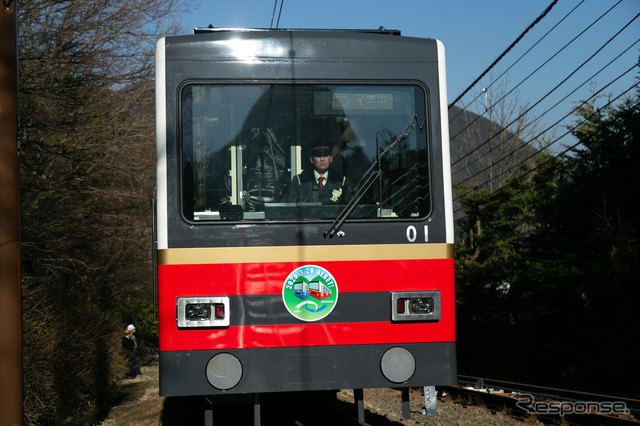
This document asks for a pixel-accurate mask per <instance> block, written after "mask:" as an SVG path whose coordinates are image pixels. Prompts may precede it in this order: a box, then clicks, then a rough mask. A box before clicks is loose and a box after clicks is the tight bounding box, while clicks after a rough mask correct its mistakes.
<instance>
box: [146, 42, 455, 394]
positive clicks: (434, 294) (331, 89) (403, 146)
mask: <svg viewBox="0 0 640 426" xmlns="http://www.w3.org/2000/svg"><path fill="white" fill-rule="evenodd" d="M156 62H157V75H156V84H157V86H156V96H157V160H158V162H157V179H158V180H157V205H158V208H157V244H158V247H157V249H158V250H157V255H158V270H157V273H158V274H157V275H158V307H159V333H160V393H161V395H163V396H184V395H219V394H253V393H266V392H283V391H315V390H334V389H362V388H375V387H413V386H433V385H443V384H452V383H454V381H455V378H456V352H455V315H454V309H455V301H454V275H453V270H454V266H453V220H452V207H451V182H450V170H449V146H448V132H447V128H448V124H447V112H446V90H445V79H444V55H443V48H442V45H441V44H440V43H439V42H437V41H435V40H424V39H417V38H408V37H401V36H399V35H397V34H393V33H389V32H378V33H376V32H358V31H302V30H299V31H284V30H278V31H233V30H221V31H211V32H208V33H205V34H197V35H193V36H181V37H170V38H165V39H162V40H160V41H159V42H158V45H157V57H156ZM322 158H324V160H322ZM318 177H322V179H320V180H318Z"/></svg>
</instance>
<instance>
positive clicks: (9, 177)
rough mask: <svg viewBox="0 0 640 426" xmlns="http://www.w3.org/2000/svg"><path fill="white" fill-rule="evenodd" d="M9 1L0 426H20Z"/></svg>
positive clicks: (0, 128) (3, 49)
mask: <svg viewBox="0 0 640 426" xmlns="http://www.w3.org/2000/svg"><path fill="white" fill-rule="evenodd" d="M17 23H18V19H17V6H16V1H15V0H2V4H0V413H1V414H0V425H1V426H5V425H7V426H8V425H22V296H21V283H20V189H19V188H20V184H19V179H18V48H17V39H18V36H17V32H18V30H17V27H18V25H17Z"/></svg>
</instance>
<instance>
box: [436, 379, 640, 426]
mask: <svg viewBox="0 0 640 426" xmlns="http://www.w3.org/2000/svg"><path fill="white" fill-rule="evenodd" d="M458 378H459V383H460V384H459V385H458V386H443V387H439V388H438V389H439V390H440V391H444V392H447V393H448V394H449V395H450V396H451V397H452V398H453V399H454V400H458V401H466V402H467V403H475V404H483V405H486V406H487V408H489V409H490V410H492V411H498V412H506V413H508V414H510V415H511V416H514V417H515V418H517V419H521V420H526V419H528V420H532V419H538V420H539V421H541V422H544V423H558V424H560V423H562V424H577V425H602V424H607V425H609V424H614V425H618V424H619V425H638V424H640V400H637V399H630V398H621V397H617V396H609V395H602V394H595V393H587V392H578V391H571V390H565V389H558V388H551V387H544V386H535V385H528V384H522V383H515V382H508V381H500V380H493V379H484V378H480V377H473V376H462V375H461V376H458Z"/></svg>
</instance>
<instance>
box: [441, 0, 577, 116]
mask: <svg viewBox="0 0 640 426" xmlns="http://www.w3.org/2000/svg"><path fill="white" fill-rule="evenodd" d="M585 1H586V0H582V1H581V2H580V3H578V4H577V5H575V6H574V7H573V9H571V10H570V11H569V12H567V14H565V15H564V16H563V17H562V19H560V20H559V21H558V22H556V24H555V25H554V26H553V27H551V28H550V29H549V30H548V31H547V32H546V33H545V34H544V35H543V36H542V37H540V38H539V39H538V40H537V41H536V42H535V43H534V44H533V45H531V47H530V48H529V49H527V50H526V51H525V52H524V53H523V54H522V55H520V57H518V59H516V60H515V61H514V62H513V63H512V64H511V65H509V67H507V69H505V70H504V71H503V72H502V73H500V75H499V76H498V77H496V78H495V79H493V80H492V81H491V83H489V85H488V86H487V87H486V89H489V88H491V86H493V85H494V84H495V83H496V82H498V81H500V79H501V78H502V77H504V75H505V74H507V73H508V72H509V71H510V70H511V69H512V68H513V67H514V66H516V65H517V64H518V62H520V60H521V59H523V58H524V57H525V56H527V55H528V54H529V53H530V52H531V51H532V50H533V49H534V48H535V47H536V46H537V45H538V44H540V43H541V42H542V41H543V40H544V39H545V38H546V37H547V36H548V35H549V34H551V33H552V32H553V31H554V30H555V29H556V28H557V27H558V26H559V25H560V24H561V23H562V22H563V21H564V20H565V19H567V18H568V17H569V16H570V15H571V14H572V13H573V12H575V11H576V9H578V7H580V6H581V5H582V4H583V3H584V2H585ZM480 96H482V93H480V94H479V95H477V96H476V97H475V98H473V99H472V100H471V102H470V103H473V102H475V101H476V100H477V99H478V98H479V97H480ZM449 108H451V106H449ZM463 112H464V108H460V111H458V113H457V114H456V115H455V116H454V117H450V118H449V122H450V123H451V122H452V121H453V120H455V119H456V118H458V116H460V114H462V113H463Z"/></svg>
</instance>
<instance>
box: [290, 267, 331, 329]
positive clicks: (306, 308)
mask: <svg viewBox="0 0 640 426" xmlns="http://www.w3.org/2000/svg"><path fill="white" fill-rule="evenodd" d="M282 301H283V302H284V306H285V307H286V308H287V310H288V311H289V313H290V314H291V315H293V316H294V317H296V318H298V319H299V320H302V321H318V320H321V319H322V318H324V317H326V316H327V315H329V314H330V313H331V311H333V308H335V307H336V303H338V285H337V284H336V281H335V280H334V279H333V276H332V275H331V274H330V273H329V271H327V270H326V269H324V268H321V267H320V266H316V265H304V266H301V267H299V268H296V269H295V270H294V271H293V272H291V273H290V274H289V276H288V277H287V279H286V280H284V285H283V286H282Z"/></svg>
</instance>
